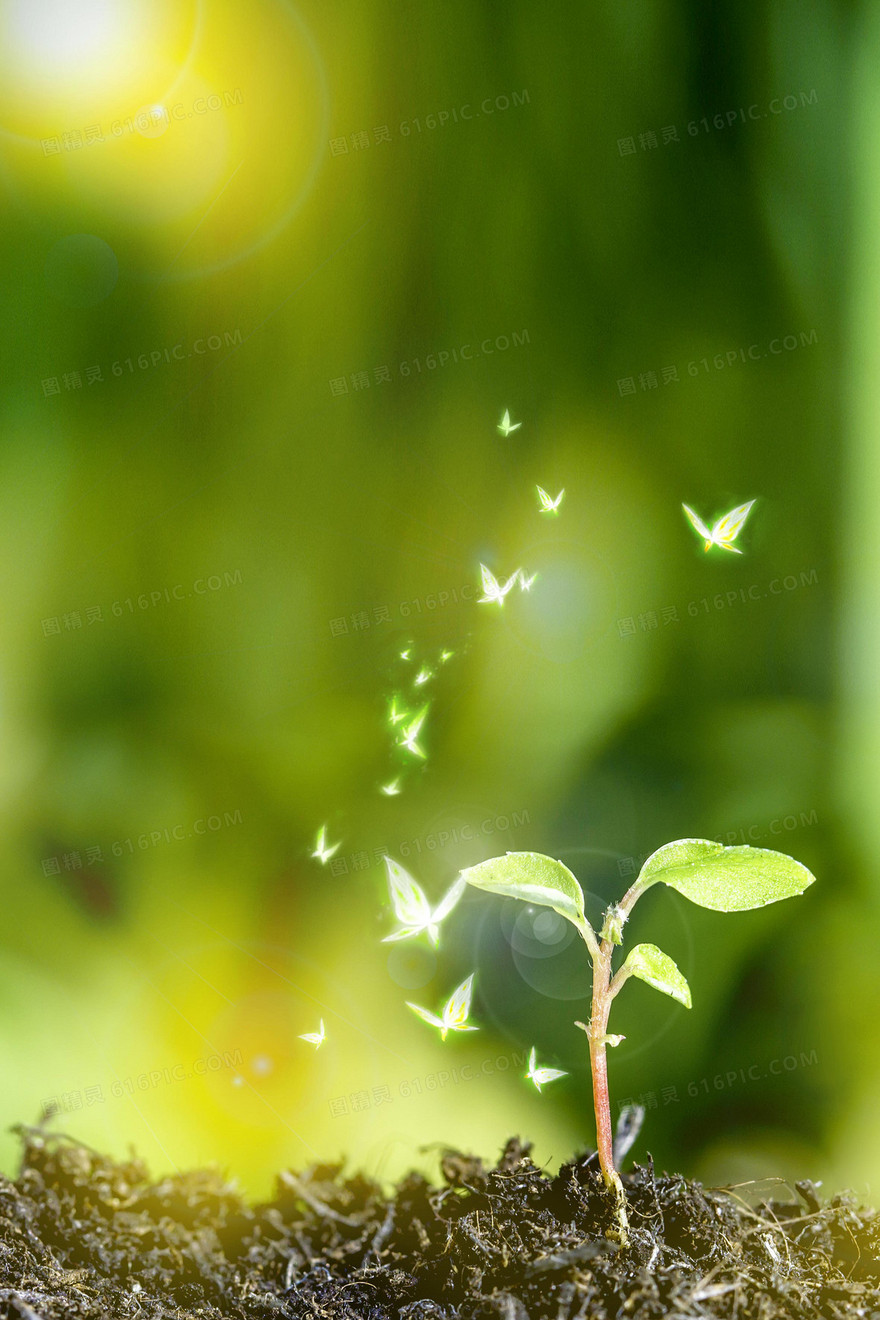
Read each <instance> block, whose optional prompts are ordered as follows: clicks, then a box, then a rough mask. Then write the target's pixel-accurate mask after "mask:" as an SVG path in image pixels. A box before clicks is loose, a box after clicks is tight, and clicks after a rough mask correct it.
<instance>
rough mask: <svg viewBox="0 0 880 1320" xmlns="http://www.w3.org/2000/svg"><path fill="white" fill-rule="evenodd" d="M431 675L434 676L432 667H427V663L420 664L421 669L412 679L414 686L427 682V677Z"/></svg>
mask: <svg viewBox="0 0 880 1320" xmlns="http://www.w3.org/2000/svg"><path fill="white" fill-rule="evenodd" d="M433 677H434V671H433V669H429V668H428V666H427V665H422V667H421V669H420V670H419V672H418V673H417V674H416V676H415V679H414V683H415V686H416V687H421V686H422V684H423V683H427V681H428V679H429V678H433Z"/></svg>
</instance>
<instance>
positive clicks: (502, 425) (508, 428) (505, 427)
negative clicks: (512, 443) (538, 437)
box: [498, 408, 522, 438]
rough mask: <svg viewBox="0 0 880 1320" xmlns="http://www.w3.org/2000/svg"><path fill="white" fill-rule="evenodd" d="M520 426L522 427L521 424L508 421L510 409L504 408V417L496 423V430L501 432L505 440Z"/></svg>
mask: <svg viewBox="0 0 880 1320" xmlns="http://www.w3.org/2000/svg"><path fill="white" fill-rule="evenodd" d="M521 426H522V422H512V421H511V420H510V409H509V408H505V409H504V416H503V417H502V418H501V421H500V422H499V423H498V430H499V431H500V432H501V434H502V435H503V436H504V437H505V438H506V437H507V436H509V435H510V434H511V432H513V431H518V430H519V428H520V427H521Z"/></svg>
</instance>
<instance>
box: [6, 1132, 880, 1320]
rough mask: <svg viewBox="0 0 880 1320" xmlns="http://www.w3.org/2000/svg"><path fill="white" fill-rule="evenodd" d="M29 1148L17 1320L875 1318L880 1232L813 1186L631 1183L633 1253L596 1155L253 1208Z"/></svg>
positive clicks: (15, 1199)
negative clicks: (748, 1196) (388, 1193)
mask: <svg viewBox="0 0 880 1320" xmlns="http://www.w3.org/2000/svg"><path fill="white" fill-rule="evenodd" d="M20 1132H21V1135H22V1139H23V1142H24V1159H23V1164H22V1170H21V1174H20V1176H19V1178H18V1179H17V1180H16V1181H15V1182H9V1181H7V1180H5V1179H3V1180H0V1280H2V1286H0V1314H2V1315H3V1316H5V1317H6V1316H8V1317H26V1320H35V1317H38V1318H39V1320H61V1318H62V1317H64V1320H68V1317H95V1320H98V1318H100V1320H108V1317H110V1318H112V1320H116V1318H117V1317H132V1320H135V1318H137V1320H147V1317H162V1320H170V1318H171V1317H180V1318H183V1317H190V1316H193V1317H194V1316H199V1317H204V1318H206V1320H214V1318H215V1317H236V1318H238V1317H246V1318H247V1320H256V1318H257V1317H260V1320H265V1317H275V1316H297V1317H299V1316H309V1317H334V1318H337V1317H338V1320H355V1318H357V1320H385V1318H386V1317H388V1320H397V1317H412V1318H413V1320H434V1318H436V1320H443V1318H444V1317H449V1318H450V1320H451V1318H452V1317H458V1316H462V1317H486V1318H487V1320H488V1318H489V1317H494V1316H500V1317H502V1320H544V1318H545V1317H546V1320H575V1318H576V1317H577V1318H579V1320H605V1318H606V1317H619V1318H620V1320H624V1318H625V1320H643V1318H646V1317H651V1318H652V1320H653V1318H654V1317H658V1318H659V1317H667V1316H674V1317H678V1318H680V1320H686V1318H689V1317H698V1316H713V1317H714V1316H725V1317H730V1320H776V1318H778V1317H785V1318H786V1320H788V1318H789V1317H792V1318H795V1317H797V1318H800V1317H804V1320H817V1317H829V1318H830V1317H842V1316H847V1317H849V1316H859V1317H863V1318H864V1320H880V1219H878V1216H877V1215H876V1214H875V1213H874V1212H872V1211H870V1212H869V1211H864V1210H860V1209H858V1208H857V1206H856V1205H855V1203H854V1202H853V1201H852V1200H850V1199H848V1198H846V1197H836V1198H835V1199H834V1200H833V1201H831V1203H830V1204H829V1205H826V1206H824V1207H820V1205H819V1202H818V1200H817V1198H816V1194H815V1189H814V1187H813V1186H812V1184H810V1183H799V1184H798V1188H797V1191H798V1194H799V1196H800V1202H799V1201H798V1199H797V1197H796V1196H795V1193H794V1192H792V1194H791V1198H790V1199H789V1200H785V1201H775V1200H774V1201H769V1202H764V1203H761V1204H760V1205H758V1206H757V1207H756V1208H754V1209H751V1208H749V1207H748V1206H747V1205H745V1203H743V1202H740V1201H738V1200H737V1199H735V1198H734V1197H733V1196H731V1195H730V1194H729V1193H725V1192H723V1191H715V1190H709V1189H706V1188H703V1187H702V1186H701V1185H700V1184H699V1183H696V1182H690V1181H688V1180H687V1179H685V1178H681V1177H677V1176H672V1177H670V1176H669V1175H666V1174H664V1175H663V1176H662V1177H658V1176H655V1173H654V1170H653V1167H652V1166H651V1165H650V1164H649V1165H648V1166H636V1168H635V1170H634V1172H632V1173H630V1174H627V1175H624V1184H625V1187H626V1194H627V1201H628V1205H629V1213H630V1221H631V1232H632V1243H631V1245H630V1247H629V1248H627V1249H625V1250H623V1249H621V1248H619V1247H618V1246H616V1245H615V1244H613V1243H612V1242H610V1241H608V1240H607V1239H606V1238H605V1236H604V1234H605V1230H606V1229H607V1228H608V1227H609V1225H610V1220H611V1205H610V1202H609V1199H608V1197H607V1196H606V1194H605V1193H604V1191H603V1189H602V1184H601V1182H600V1181H598V1179H597V1175H596V1173H595V1171H594V1157H589V1158H584V1159H579V1160H575V1161H573V1162H572V1163H570V1164H566V1165H565V1166H564V1167H563V1168H562V1169H561V1170H560V1172H559V1173H558V1174H557V1176H556V1177H554V1178H550V1177H547V1176H546V1175H545V1174H544V1173H542V1172H541V1170H540V1169H538V1168H536V1167H535V1166H534V1165H533V1164H532V1162H531V1160H530V1159H529V1156H528V1150H529V1148H528V1146H523V1145H521V1144H520V1143H519V1142H518V1141H511V1142H509V1143H508V1145H507V1147H506V1149H505V1151H504V1153H503V1155H502V1157H501V1159H500V1160H499V1161H498V1164H497V1166H496V1167H495V1168H494V1169H486V1168H484V1166H483V1164H482V1163H481V1162H480V1161H479V1160H477V1159H472V1158H469V1157H466V1156H463V1155H458V1154H455V1153H454V1152H451V1151H447V1152H446V1153H445V1154H444V1156H443V1159H442V1170H443V1176H444V1179H445V1183H446V1185H445V1186H444V1187H442V1188H438V1187H433V1186H431V1185H430V1184H429V1183H427V1182H426V1181H425V1180H424V1178H422V1177H421V1176H417V1175H415V1174H413V1175H410V1177H408V1178H406V1179H405V1180H404V1181H403V1182H402V1183H401V1184H400V1186H399V1187H398V1189H397V1191H396V1194H395V1196H394V1198H393V1199H392V1200H390V1201H389V1200H388V1199H387V1198H386V1197H385V1196H384V1194H383V1193H382V1191H381V1189H380V1188H379V1187H378V1186H376V1185H375V1184H374V1183H371V1182H369V1181H367V1180H366V1179H364V1178H360V1177H352V1178H347V1179H343V1178H342V1177H341V1169H340V1167H338V1166H330V1165H327V1166H317V1167H314V1168H311V1169H309V1170H307V1171H306V1172H305V1173H302V1174H299V1175H294V1174H291V1173H282V1174H281V1176H280V1177H279V1179H278V1187H277V1194H276V1196H275V1199H274V1200H273V1201H271V1202H269V1203H268V1204H265V1205H258V1206H253V1207H251V1206H248V1205H246V1204H245V1203H244V1202H243V1201H242V1200H241V1198H240V1196H239V1195H238V1193H237V1192H236V1191H235V1189H234V1188H233V1187H232V1186H230V1185H229V1184H228V1183H226V1182H224V1180H223V1179H222V1177H220V1175H219V1174H217V1173H216V1172H197V1173H190V1174H185V1175H182V1176H178V1177H173V1178H164V1179H163V1180H162V1181H161V1182H158V1183H157V1182H151V1181H150V1179H149V1177H148V1175H147V1171H146V1169H145V1168H144V1166H143V1165H142V1164H141V1163H140V1162H138V1161H136V1160H132V1161H130V1162H128V1163H124V1164H115V1163H113V1162H112V1161H111V1160H108V1159H105V1158H103V1157H102V1156H100V1155H98V1154H97V1153H95V1152H94V1151H92V1150H90V1149H88V1148H87V1147H85V1146H82V1145H80V1144H78V1143H77V1142H74V1141H72V1140H71V1139H69V1138H67V1137H63V1136H58V1135H49V1134H47V1133H45V1132H43V1131H41V1130H37V1129H20Z"/></svg>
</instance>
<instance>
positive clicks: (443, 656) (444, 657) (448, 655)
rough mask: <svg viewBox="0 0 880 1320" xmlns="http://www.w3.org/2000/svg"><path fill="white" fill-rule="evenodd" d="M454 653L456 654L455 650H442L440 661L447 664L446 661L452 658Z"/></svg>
mask: <svg viewBox="0 0 880 1320" xmlns="http://www.w3.org/2000/svg"><path fill="white" fill-rule="evenodd" d="M454 655H455V652H454V651H441V652H440V663H441V665H445V664H446V661H447V660H451V659H452V657H453V656H454Z"/></svg>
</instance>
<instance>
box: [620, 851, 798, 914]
mask: <svg viewBox="0 0 880 1320" xmlns="http://www.w3.org/2000/svg"><path fill="white" fill-rule="evenodd" d="M815 878H816V877H815V876H814V875H811V874H810V872H809V871H808V870H807V868H806V867H805V866H801V864H800V862H796V861H795V860H794V858H793V857H787V856H786V855H785V853H778V852H772V851H771V850H770V849H769V848H750V847H749V846H748V845H740V844H737V845H736V846H735V847H733V848H725V847H724V845H723V844H721V843H713V842H712V840H710V839H679V840H678V841H677V842H676V843H667V844H664V846H663V847H662V848H658V849H657V851H656V852H655V853H652V854H651V856H650V857H649V858H648V860H647V861H646V862H645V865H644V866H643V867H642V869H641V873H640V875H639V880H640V881H642V880H647V881H648V882H649V883H651V884H654V883H655V882H657V881H658V880H662V882H663V883H664V884H666V885H671V886H672V888H673V889H676V890H677V891H678V892H679V893H680V894H683V895H684V897H685V898H689V899H690V900H691V902H692V903H697V904H698V905H699V906H700V907H705V908H712V910H713V911H715V912H746V911H747V910H748V909H749V908H759V907H766V905H767V904H768V903H778V902H779V901H780V900H781V899H783V898H795V897H796V896H797V895H798V894H802V893H803V892H804V890H805V889H806V888H807V886H808V885H811V884H812V883H813V881H814V880H815Z"/></svg>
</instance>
